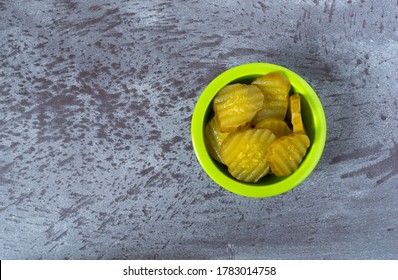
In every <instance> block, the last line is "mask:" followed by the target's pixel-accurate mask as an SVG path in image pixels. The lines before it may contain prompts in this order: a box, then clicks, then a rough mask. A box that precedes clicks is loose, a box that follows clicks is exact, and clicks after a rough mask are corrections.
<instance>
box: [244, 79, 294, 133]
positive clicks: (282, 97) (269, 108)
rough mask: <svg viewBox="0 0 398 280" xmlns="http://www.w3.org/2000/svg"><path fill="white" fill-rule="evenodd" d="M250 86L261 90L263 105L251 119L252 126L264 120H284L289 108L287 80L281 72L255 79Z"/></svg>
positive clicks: (288, 85)
mask: <svg viewBox="0 0 398 280" xmlns="http://www.w3.org/2000/svg"><path fill="white" fill-rule="evenodd" d="M251 84H252V85H256V86H257V87H259V88H260V89H261V91H262V92H263V95H264V103H263V104H264V105H263V107H262V108H261V109H260V110H259V111H258V112H257V114H256V115H255V116H254V118H253V121H252V123H253V125H256V124H257V123H258V122H259V121H261V120H263V119H266V118H278V119H281V120H283V119H285V117H286V112H287V108H288V106H289V91H290V88H291V85H290V82H289V80H288V79H287V78H286V77H285V75H284V74H283V73H281V72H272V73H269V74H266V75H263V76H261V77H258V78H257V79H255V80H254V81H253V82H252V83H251Z"/></svg>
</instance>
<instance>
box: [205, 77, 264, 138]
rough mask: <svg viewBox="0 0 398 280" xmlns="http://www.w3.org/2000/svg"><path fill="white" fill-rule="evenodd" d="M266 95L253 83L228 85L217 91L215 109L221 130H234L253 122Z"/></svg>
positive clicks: (214, 102)
mask: <svg viewBox="0 0 398 280" xmlns="http://www.w3.org/2000/svg"><path fill="white" fill-rule="evenodd" d="M263 102H264V95H263V94H262V92H261V90H260V89H259V88H258V87H256V86H253V85H246V84H239V83H237V84H232V85H227V86H225V87H224V88H223V89H221V90H220V92H218V93H217V95H216V97H215V98H214V101H213V110H214V113H215V115H216V119H217V121H218V124H219V127H220V130H221V131H222V132H232V131H235V130H237V129H238V128H241V127H243V126H245V125H247V124H248V123H250V122H251V120H252V119H253V117H254V116H255V114H256V113H257V111H258V110H260V109H261V108H262V107H263Z"/></svg>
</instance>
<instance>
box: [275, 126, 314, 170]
mask: <svg viewBox="0 0 398 280" xmlns="http://www.w3.org/2000/svg"><path fill="white" fill-rule="evenodd" d="M309 146H310V139H309V138H308V136H307V135H305V134H297V133H293V134H290V135H288V136H282V137H281V138H278V139H276V140H275V141H274V142H273V143H272V144H271V145H270V147H269V149H268V153H267V161H268V162H269V165H270V167H271V170H272V173H274V174H275V175H276V176H289V175H290V174H292V173H293V172H294V171H295V170H296V169H297V168H298V166H299V165H300V163H301V162H302V160H303V158H304V156H305V154H306V153H307V149H308V147H309Z"/></svg>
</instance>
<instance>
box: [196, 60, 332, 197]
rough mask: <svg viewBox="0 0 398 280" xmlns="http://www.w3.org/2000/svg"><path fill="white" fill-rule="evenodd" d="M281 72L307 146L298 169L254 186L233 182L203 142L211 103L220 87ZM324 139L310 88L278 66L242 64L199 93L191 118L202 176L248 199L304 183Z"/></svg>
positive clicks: (320, 114) (323, 127)
mask: <svg viewBox="0 0 398 280" xmlns="http://www.w3.org/2000/svg"><path fill="white" fill-rule="evenodd" d="M274 71H281V72H283V73H284V74H285V75H286V77H287V78H288V79H289V81H290V83H291V85H292V90H291V94H292V93H294V92H298V93H300V96H301V111H302V118H303V122H304V125H305V128H306V131H307V134H308V136H309V138H310V140H311V145H310V147H309V149H308V151H307V154H306V156H305V158H304V159H303V161H302V162H301V164H300V166H299V168H298V169H297V170H296V171H295V172H294V173H293V174H292V175H290V176H288V177H277V176H274V175H270V174H269V175H267V176H265V177H264V178H262V179H261V180H259V181H258V182H257V183H255V184H252V183H244V182H239V181H237V180H236V179H234V178H233V177H232V176H231V175H230V174H229V172H228V169H227V167H226V166H225V165H223V164H221V163H219V162H217V161H216V160H214V159H213V158H212V157H211V156H210V154H209V153H208V152H207V149H206V146H205V143H204V127H205V125H206V123H207V121H208V120H209V119H210V118H211V116H212V115H213V108H212V102H213V99H214V97H215V95H216V94H217V93H218V92H219V90H221V89H222V88H223V87H224V86H226V85H228V84H232V83H246V84H249V83H251V81H253V80H254V79H255V78H257V77H259V76H261V75H265V74H267V73H270V72H274ZM325 140H326V119H325V115H324V112H323V109H322V105H321V103H320V101H319V99H318V97H317V95H316V94H315V92H314V91H313V89H312V88H311V87H310V86H309V85H308V84H307V83H306V82H305V81H304V80H303V79H302V78H301V77H299V76H298V75H297V74H295V73H294V72H292V71H291V70H288V69H286V68H284V67H282V66H278V65H274V64H267V63H251V64H244V65H240V66H237V67H235V68H232V69H230V70H227V71H226V72H224V73H222V74H221V75H219V76H218V77H216V78H215V79H214V80H213V81H212V82H211V83H210V84H209V85H208V86H207V87H206V89H205V90H204V91H203V93H202V95H201V96H200V97H199V99H198V102H197V104H196V106H195V109H194V113H193V116H192V141H193V146H194V150H195V152H196V155H197V158H198V160H199V162H200V164H201V165H202V167H203V169H204V170H205V171H206V173H207V174H208V175H209V176H210V177H211V178H212V179H213V180H214V181H215V182H216V183H217V184H219V185H220V186H221V187H223V188H226V189H228V190H229V191H231V192H233V193H236V194H239V195H243V196H249V197H267V196H273V195H278V194H281V193H284V192H286V191H288V190H290V189H292V188H294V187H295V186H297V185H299V184H300V183H301V182H302V181H304V180H305V179H306V178H307V177H308V176H309V174H310V173H311V172H312V170H313V169H314V168H315V166H316V164H317V163H318V161H319V159H320V157H321V155H322V152H323V148H324V145H325Z"/></svg>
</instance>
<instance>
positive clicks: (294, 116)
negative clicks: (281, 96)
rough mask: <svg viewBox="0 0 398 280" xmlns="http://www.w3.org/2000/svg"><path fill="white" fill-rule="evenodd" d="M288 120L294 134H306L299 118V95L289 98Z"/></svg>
mask: <svg viewBox="0 0 398 280" xmlns="http://www.w3.org/2000/svg"><path fill="white" fill-rule="evenodd" d="M290 119H291V122H292V125H293V132H294V133H302V134H306V131H305V129H304V124H303V119H302V117H301V104H300V95H299V94H298V93H295V94H293V95H292V96H290Z"/></svg>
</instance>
